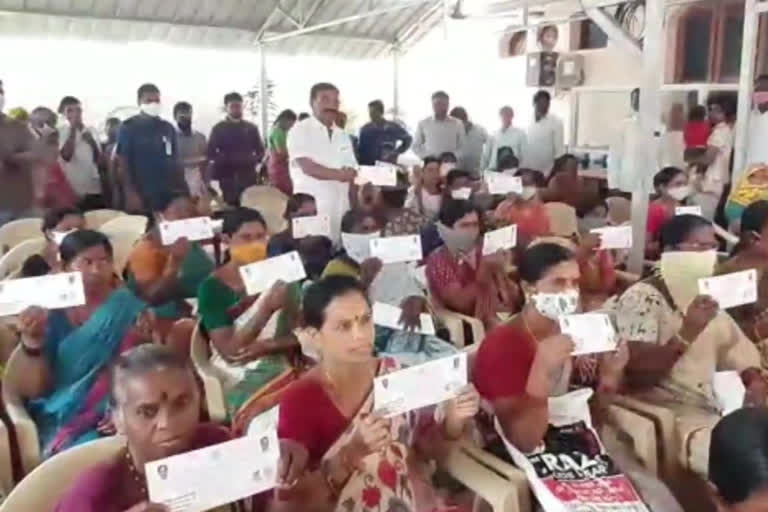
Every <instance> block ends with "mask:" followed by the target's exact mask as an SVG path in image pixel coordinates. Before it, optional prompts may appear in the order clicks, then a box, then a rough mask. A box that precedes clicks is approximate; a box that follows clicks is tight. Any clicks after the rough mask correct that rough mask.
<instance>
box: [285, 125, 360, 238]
mask: <svg viewBox="0 0 768 512" xmlns="http://www.w3.org/2000/svg"><path fill="white" fill-rule="evenodd" d="M288 154H289V155H290V174H291V180H292V181H293V190H294V192H295V193H304V194H309V195H311V196H313V197H314V198H315V203H316V204H317V210H318V212H319V213H321V214H327V215H330V217H331V230H332V232H333V236H334V241H335V242H336V241H338V239H339V236H340V232H341V217H342V216H343V215H344V213H345V212H346V211H347V210H349V184H348V183H342V182H340V181H331V180H318V179H316V178H313V177H312V176H309V175H307V174H305V173H304V171H303V170H302V169H301V166H299V164H298V162H297V159H299V158H308V159H310V160H312V161H313V162H315V163H317V164H320V165H322V166H325V167H329V168H331V169H340V168H342V167H356V166H357V160H356V159H355V152H354V149H353V148H352V140H351V139H350V138H349V135H347V134H346V133H344V131H343V130H342V129H341V128H338V127H337V126H336V125H333V126H332V127H331V128H330V134H329V129H328V127H327V126H325V125H324V124H323V123H321V122H320V121H319V120H318V119H317V118H315V117H314V116H312V117H309V118H307V119H305V120H303V121H300V122H298V123H296V124H295V125H294V126H293V128H292V129H291V131H289V132H288Z"/></svg>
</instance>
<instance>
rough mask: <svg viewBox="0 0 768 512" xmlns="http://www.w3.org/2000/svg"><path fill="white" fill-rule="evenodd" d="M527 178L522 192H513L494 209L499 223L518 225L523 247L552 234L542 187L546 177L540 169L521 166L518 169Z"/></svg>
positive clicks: (522, 178)
mask: <svg viewBox="0 0 768 512" xmlns="http://www.w3.org/2000/svg"><path fill="white" fill-rule="evenodd" d="M515 176H518V177H519V178H520V179H521V181H522V182H523V193H522V194H521V195H517V194H514V195H510V197H508V198H507V199H505V200H504V201H502V202H501V203H500V204H499V206H497V207H496V210H495V211H494V212H493V216H492V218H493V222H494V224H496V225H497V226H498V227H503V226H509V225H510V224H516V225H517V238H518V240H519V241H520V244H519V245H521V246H522V247H527V246H528V244H529V243H531V242H532V241H533V240H535V239H536V238H539V237H542V236H549V235H551V234H552V233H551V231H550V227H549V214H548V213H547V208H546V207H545V206H544V203H543V202H542V200H541V198H540V197H539V191H540V190H541V189H542V188H544V186H545V184H546V180H545V179H544V175H543V174H541V173H540V172H539V171H534V170H532V169H520V170H518V171H517V172H516V173H515Z"/></svg>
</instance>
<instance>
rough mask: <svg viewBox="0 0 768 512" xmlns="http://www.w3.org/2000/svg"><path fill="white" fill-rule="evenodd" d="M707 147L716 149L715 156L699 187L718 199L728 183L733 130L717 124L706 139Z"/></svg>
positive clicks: (728, 126) (726, 125) (727, 125)
mask: <svg viewBox="0 0 768 512" xmlns="http://www.w3.org/2000/svg"><path fill="white" fill-rule="evenodd" d="M764 144H765V143H764ZM707 147H708V148H717V156H716V157H715V159H714V161H713V162H712V163H711V164H709V167H707V171H706V172H705V173H704V180H703V182H702V184H701V187H702V190H703V191H704V192H708V193H710V194H714V195H717V196H718V197H719V196H720V194H722V193H723V188H724V187H725V185H726V184H728V183H729V182H730V164H731V151H733V128H731V126H730V125H729V124H728V123H724V122H723V123H718V124H717V126H715V128H714V130H712V133H711V134H710V136H709V139H707Z"/></svg>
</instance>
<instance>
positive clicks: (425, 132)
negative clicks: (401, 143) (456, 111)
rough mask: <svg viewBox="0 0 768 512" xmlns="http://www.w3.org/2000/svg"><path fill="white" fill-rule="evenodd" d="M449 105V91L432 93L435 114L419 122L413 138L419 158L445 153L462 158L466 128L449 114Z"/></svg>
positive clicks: (415, 151)
mask: <svg viewBox="0 0 768 512" xmlns="http://www.w3.org/2000/svg"><path fill="white" fill-rule="evenodd" d="M449 106H450V98H449V97H448V94H447V93H445V92H443V91H437V92H436V93H435V94H433V95H432V112H433V115H432V116H431V117H428V118H426V119H424V120H423V121H421V122H420V123H419V125H418V126H417V127H416V135H415V136H414V140H413V152H414V153H416V154H417V155H418V156H419V158H422V159H424V158H426V157H428V156H437V157H439V156H440V155H442V154H443V153H453V155H454V156H455V157H456V158H457V159H459V158H461V151H462V150H463V148H464V142H465V139H466V136H465V130H464V126H462V124H461V122H460V121H459V120H458V119H454V118H452V117H449V116H448V107H449Z"/></svg>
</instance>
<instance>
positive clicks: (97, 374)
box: [18, 230, 151, 457]
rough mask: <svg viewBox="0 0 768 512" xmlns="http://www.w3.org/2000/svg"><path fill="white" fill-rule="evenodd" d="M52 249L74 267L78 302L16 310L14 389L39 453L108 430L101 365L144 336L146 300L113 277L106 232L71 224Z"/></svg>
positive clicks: (105, 379) (106, 390) (64, 264)
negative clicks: (79, 281) (79, 284)
mask: <svg viewBox="0 0 768 512" xmlns="http://www.w3.org/2000/svg"><path fill="white" fill-rule="evenodd" d="M59 251H60V256H61V263H62V267H63V271H64V272H80V273H81V274H82V278H83V286H84V290H85V298H86V302H85V304H84V305H82V306H76V307H70V308H66V309H60V310H52V311H46V310H43V309H41V308H39V307H30V308H28V309H26V310H25V311H24V312H23V313H22V314H21V318H20V320H21V333H22V337H21V351H22V354H21V358H20V361H19V365H20V370H21V371H20V372H19V375H21V376H22V378H21V380H20V382H19V383H18V387H19V389H18V391H19V393H20V394H21V396H23V397H24V398H26V399H27V408H28V410H29V412H30V414H31V416H32V417H33V419H34V421H35V423H36V425H37V428H38V434H39V438H40V443H41V447H42V452H43V456H44V457H49V456H51V455H53V454H55V453H58V452H60V451H62V450H65V449H67V448H69V447H71V446H74V445H76V444H80V443H83V442H85V441H89V440H92V439H95V438H97V437H99V435H100V431H104V430H109V428H110V427H109V425H108V420H107V419H106V418H107V416H106V412H107V398H108V394H109V371H108V370H109V366H110V364H111V363H112V362H113V361H114V360H115V359H117V357H118V356H119V355H120V354H121V353H122V352H125V351H127V350H129V349H131V348H133V347H135V346H136V345H139V344H141V343H143V341H144V340H148V339H151V332H149V329H148V326H149V323H148V322H142V321H141V320H143V319H145V318H146V317H144V316H143V315H142V313H143V311H144V310H145V308H146V306H147V304H146V303H145V302H144V301H142V300H141V299H139V298H138V297H136V295H135V294H134V293H133V292H131V291H130V290H129V289H128V288H126V287H124V286H123V285H122V283H121V282H120V281H119V280H118V279H117V278H116V277H115V275H114V267H113V263H112V246H111V245H110V243H109V240H108V239H107V237H106V236H104V235H103V234H101V233H98V232H96V231H87V230H83V231H75V232H73V233H70V234H69V235H67V236H66V237H65V238H64V240H63V241H62V243H61V245H60V247H59ZM41 293H44V290H41Z"/></svg>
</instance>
